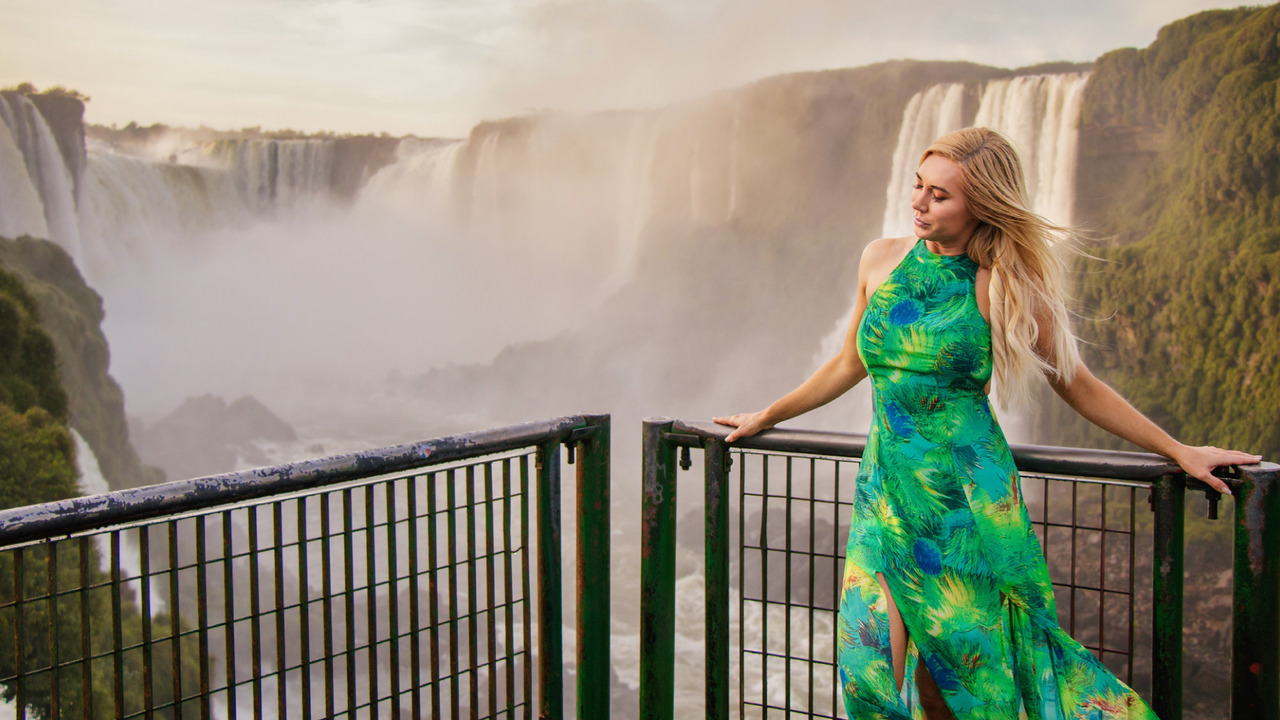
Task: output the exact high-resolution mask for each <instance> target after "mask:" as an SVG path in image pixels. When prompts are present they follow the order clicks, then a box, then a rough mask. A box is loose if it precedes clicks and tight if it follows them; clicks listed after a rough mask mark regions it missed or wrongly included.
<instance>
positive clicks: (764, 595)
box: [760, 455, 769, 720]
mask: <svg viewBox="0 0 1280 720" xmlns="http://www.w3.org/2000/svg"><path fill="white" fill-rule="evenodd" d="M760 643H761V645H760V711H761V715H760V717H762V718H765V719H766V720H767V718H768V717H769V458H768V456H766V455H761V456H760Z"/></svg>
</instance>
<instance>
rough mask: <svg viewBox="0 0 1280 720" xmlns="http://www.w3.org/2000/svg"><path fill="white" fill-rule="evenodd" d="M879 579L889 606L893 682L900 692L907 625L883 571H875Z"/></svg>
mask: <svg viewBox="0 0 1280 720" xmlns="http://www.w3.org/2000/svg"><path fill="white" fill-rule="evenodd" d="M876 579H877V580H879V581H880V592H882V593H884V599H885V604H886V605H888V608H889V647H890V648H891V649H892V650H893V682H894V684H895V685H896V686H897V688H898V692H902V680H903V678H904V676H905V675H906V674H907V625H906V623H904V622H902V615H901V613H899V612H898V605H897V603H895V602H894V601H893V593H891V592H889V584H888V583H887V582H885V580H884V573H876Z"/></svg>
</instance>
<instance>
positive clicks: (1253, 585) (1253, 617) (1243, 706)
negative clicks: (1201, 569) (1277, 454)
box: [1231, 463, 1280, 720]
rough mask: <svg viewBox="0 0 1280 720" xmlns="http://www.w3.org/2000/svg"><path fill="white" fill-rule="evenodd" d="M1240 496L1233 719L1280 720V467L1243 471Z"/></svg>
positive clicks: (1238, 485)
mask: <svg viewBox="0 0 1280 720" xmlns="http://www.w3.org/2000/svg"><path fill="white" fill-rule="evenodd" d="M1240 471H1241V472H1240V475H1241V478H1240V480H1239V481H1236V482H1232V483H1231V485H1232V491H1233V492H1234V493H1235V513H1234V516H1235V524H1236V528H1237V530H1236V535H1235V551H1234V557H1233V565H1232V567H1233V571H1232V572H1233V578H1232V580H1233V583H1232V584H1233V597H1232V616H1231V624H1232V633H1231V712H1232V717H1233V718H1240V719H1243V718H1256V719H1257V720H1280V466H1278V465H1274V464H1272V463H1260V464H1258V465H1249V466H1242V467H1241V468H1240Z"/></svg>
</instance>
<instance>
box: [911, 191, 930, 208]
mask: <svg viewBox="0 0 1280 720" xmlns="http://www.w3.org/2000/svg"><path fill="white" fill-rule="evenodd" d="M924 196H925V193H924V191H923V190H912V191H911V209H912V210H915V211H917V212H924V211H925V210H928V209H929V206H928V204H927V203H925V202H924Z"/></svg>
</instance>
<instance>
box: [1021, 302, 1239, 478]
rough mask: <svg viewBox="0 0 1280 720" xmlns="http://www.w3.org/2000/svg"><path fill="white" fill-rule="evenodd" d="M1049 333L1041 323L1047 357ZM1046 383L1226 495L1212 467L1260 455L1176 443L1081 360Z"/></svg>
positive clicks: (1085, 413) (1083, 411) (1101, 423)
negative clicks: (1067, 374)
mask: <svg viewBox="0 0 1280 720" xmlns="http://www.w3.org/2000/svg"><path fill="white" fill-rule="evenodd" d="M1050 332H1052V330H1051V329H1050V328H1048V327H1046V324H1045V323H1044V322H1041V323H1040V336H1039V340H1038V341H1037V347H1036V350H1037V352H1039V353H1041V356H1042V357H1048V354H1047V352H1048V347H1047V346H1048V344H1049V343H1048V339H1047V338H1048V337H1049V335H1048V334H1049V333H1050ZM1049 384H1050V385H1051V386H1052V387H1053V390H1054V392H1056V393H1058V395H1059V396H1060V397H1061V398H1062V399H1063V400H1065V401H1066V403H1067V404H1068V405H1070V406H1071V409H1072V410H1075V411H1076V412H1077V413H1079V414H1080V415H1081V416H1082V417H1084V418H1085V419H1086V420H1088V421H1089V422H1091V423H1093V424H1094V425H1097V426H1098V427H1100V428H1102V429H1103V430H1106V431H1107V432H1109V433H1111V434H1112V435H1115V436H1117V437H1120V438H1122V439H1124V440H1128V441H1129V442H1131V443H1133V444H1134V445H1137V446H1138V447H1140V448H1143V449H1146V450H1150V451H1151V452H1154V453H1159V454H1161V455H1164V456H1165V457H1168V458H1170V459H1172V460H1173V461H1174V462H1176V463H1178V465H1179V466H1181V467H1182V469H1183V470H1184V471H1185V472H1186V473H1187V474H1188V475H1191V476H1192V477H1195V478H1199V479H1200V480H1203V481H1204V482H1205V483H1206V484H1208V485H1209V486H1210V487H1213V488H1215V489H1216V490H1218V491H1219V492H1222V493H1225V494H1227V495H1230V494H1231V489H1230V488H1228V487H1227V484H1226V483H1224V482H1222V480H1220V479H1218V478H1216V477H1214V476H1213V474H1212V470H1213V469H1214V468H1216V467H1220V466H1222V465H1248V464H1251V463H1256V462H1259V461H1260V460H1262V457H1261V456H1260V455H1250V454H1248V453H1243V452H1239V451H1236V450H1222V449H1220V448H1216V447H1209V446H1205V447H1193V446H1190V445H1184V444H1182V443H1180V442H1178V441H1177V440H1175V439H1173V437H1172V436H1170V435H1169V433H1167V432H1165V431H1164V430H1162V429H1161V428H1160V426H1158V425H1156V424H1155V423H1154V422H1152V421H1151V420H1150V419H1148V418H1147V417H1146V416H1145V415H1143V414H1142V413H1140V412H1138V410H1137V409H1136V408H1134V407H1133V406H1132V405H1130V404H1129V402H1128V401H1127V400H1125V399H1124V398H1123V397H1121V396H1120V394H1119V393H1117V392H1116V391H1115V390H1113V389H1111V387H1110V386H1109V385H1107V384H1106V383H1104V382H1102V381H1101V380H1099V379H1098V378H1097V377H1096V376H1095V375H1094V374H1093V373H1092V372H1090V371H1089V368H1087V367H1085V365H1084V363H1083V362H1082V363H1080V365H1079V366H1078V367H1077V369H1076V373H1075V376H1074V377H1073V378H1072V379H1071V382H1063V381H1062V380H1061V379H1051V380H1050V381H1049Z"/></svg>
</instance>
